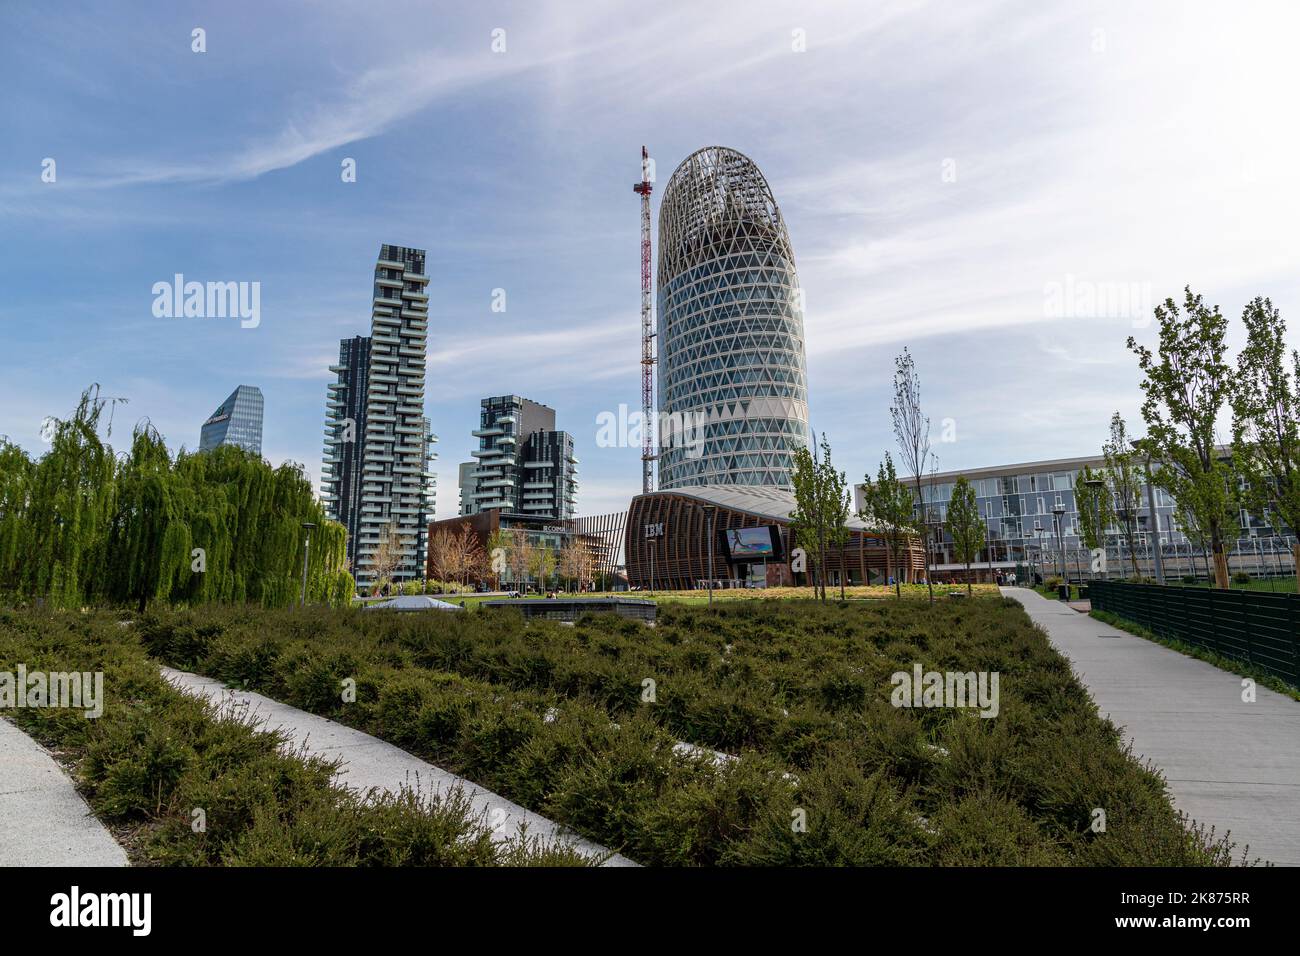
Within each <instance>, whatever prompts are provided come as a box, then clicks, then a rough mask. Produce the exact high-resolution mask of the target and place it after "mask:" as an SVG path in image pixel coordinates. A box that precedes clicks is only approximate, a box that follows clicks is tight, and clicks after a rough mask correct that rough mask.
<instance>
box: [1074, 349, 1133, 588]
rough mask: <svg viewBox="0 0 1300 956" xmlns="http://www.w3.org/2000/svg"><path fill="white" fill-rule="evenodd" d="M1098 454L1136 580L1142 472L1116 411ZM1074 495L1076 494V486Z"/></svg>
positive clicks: (1123, 424)
mask: <svg viewBox="0 0 1300 956" xmlns="http://www.w3.org/2000/svg"><path fill="white" fill-rule="evenodd" d="M1129 341H1130V342H1131V341H1132V339H1130V340H1129ZM1101 453H1102V456H1103V457H1104V458H1105V460H1106V481H1107V482H1108V484H1109V488H1110V494H1111V496H1113V500H1114V502H1115V504H1114V506H1113V507H1112V508H1111V509H1110V510H1111V512H1112V513H1113V514H1114V515H1115V516H1116V518H1118V519H1119V527H1120V531H1122V532H1123V534H1124V541H1125V543H1126V544H1127V545H1128V557H1129V561H1130V562H1131V563H1132V565H1133V577H1135V578H1136V577H1137V576H1138V574H1139V572H1138V564H1137V526H1138V512H1139V511H1140V510H1141V508H1142V472H1141V470H1140V466H1139V464H1138V455H1137V452H1136V451H1134V450H1133V442H1132V440H1131V439H1130V438H1129V434H1128V426H1127V425H1126V424H1125V423H1124V418H1123V416H1122V415H1120V413H1119V412H1116V413H1115V414H1114V415H1112V416H1111V417H1110V439H1109V440H1108V441H1106V442H1105V443H1103V444H1102V446H1101ZM1075 494H1076V495H1077V494H1078V486H1077V485H1076V486H1075Z"/></svg>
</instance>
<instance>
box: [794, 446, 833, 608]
mask: <svg viewBox="0 0 1300 956" xmlns="http://www.w3.org/2000/svg"><path fill="white" fill-rule="evenodd" d="M790 483H791V484H792V485H793V486H794V501H795V506H794V510H793V511H791V512H790V532H791V534H792V535H793V537H794V543H795V546H796V547H799V548H802V549H803V550H804V554H805V556H806V560H807V563H808V567H809V568H811V569H812V575H811V577H812V581H813V593H814V595H815V596H816V597H819V598H820V597H821V596H822V591H823V587H824V584H825V581H824V579H823V568H824V560H825V553H824V550H823V543H824V542H825V540H826V511H825V509H824V508H823V507H822V501H821V476H820V475H819V473H818V468H817V462H816V461H815V460H814V459H813V454H812V452H811V451H809V450H808V449H807V448H796V449H795V452H794V473H793V474H792V475H791V476H790Z"/></svg>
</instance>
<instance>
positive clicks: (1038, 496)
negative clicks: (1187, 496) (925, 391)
mask: <svg viewBox="0 0 1300 956" xmlns="http://www.w3.org/2000/svg"><path fill="white" fill-rule="evenodd" d="M1225 453H1226V449H1225ZM1085 466H1086V467H1088V468H1089V469H1091V470H1093V471H1098V470H1102V469H1104V468H1105V466H1106V462H1105V459H1104V458H1103V457H1102V456H1101V455H1091V456H1084V457H1078V458H1058V459H1051V460H1047V461H1033V462H1022V463H1019V464H1010V465H995V466H991V467H986V468H966V469H959V470H954V471H945V472H939V473H937V474H933V475H930V476H927V477H926V478H925V480H924V481H923V482H922V485H921V491H922V495H921V497H922V502H923V505H922V507H923V509H924V515H925V519H926V524H927V526H928V527H929V528H930V529H932V530H931V533H930V535H929V536H928V540H927V542H926V545H927V548H928V550H929V556H930V567H931V570H932V572H933V573H934V575H935V577H936V578H939V579H950V580H963V579H964V576H965V573H966V566H965V564H964V563H961V562H959V561H958V560H957V556H956V554H955V552H954V550H953V545H952V537H951V536H950V535H949V534H948V533H947V531H946V530H945V529H944V527H943V526H944V524H945V523H946V521H947V517H948V502H949V501H950V500H951V498H952V488H953V484H954V483H955V482H956V480H957V479H958V478H959V477H961V476H963V475H964V476H965V478H966V480H967V481H968V482H970V484H971V486H972V487H973V488H974V489H975V497H976V499H977V501H978V503H979V511H980V515H981V516H983V518H984V522H985V525H986V544H985V547H984V548H983V549H981V551H980V553H979V554H978V555H977V556H976V559H975V561H973V562H972V566H971V574H972V577H974V578H975V579H976V580H982V581H987V580H990V579H991V578H993V577H994V576H996V575H997V573H998V572H1003V573H1007V572H1018V573H1019V574H1025V573H1030V572H1032V573H1038V574H1040V575H1042V576H1044V577H1047V576H1049V575H1052V574H1062V573H1063V572H1068V574H1069V576H1070V577H1072V578H1080V577H1087V576H1089V575H1090V574H1091V567H1092V555H1091V553H1090V552H1088V551H1087V550H1086V549H1085V548H1084V547H1083V544H1082V540H1081V536H1080V532H1081V529H1080V525H1079V511H1078V507H1077V505H1076V502H1075V494H1074V483H1075V480H1076V478H1077V476H1078V474H1079V472H1080V471H1082V470H1083V468H1084V467H1085ZM1139 471H1140V473H1142V474H1144V473H1145V467H1144V466H1141V467H1140V468H1139ZM862 487H863V486H862V485H857V486H855V488H854V498H855V508H856V509H859V510H860V509H861V507H862ZM1139 497H1140V503H1139V507H1138V509H1137V515H1136V518H1137V522H1136V523H1137V533H1136V536H1135V537H1136V548H1135V549H1134V550H1133V551H1132V552H1130V550H1129V547H1128V543H1127V541H1126V540H1125V535H1124V533H1123V529H1122V528H1121V527H1120V526H1119V524H1118V523H1115V522H1112V524H1111V525H1110V527H1108V528H1107V529H1106V573H1107V575H1108V576H1110V577H1122V576H1129V575H1132V573H1133V568H1134V565H1135V564H1136V567H1137V569H1138V573H1139V574H1140V575H1142V576H1147V577H1154V576H1155V561H1156V559H1155V553H1154V551H1153V548H1154V547H1155V542H1156V540H1157V538H1158V539H1159V542H1160V558H1161V563H1162V565H1163V570H1164V573H1165V575H1166V577H1183V576H1193V577H1198V578H1204V577H1208V576H1209V574H1210V571H1209V570H1208V569H1207V559H1206V555H1205V554H1204V553H1203V552H1202V551H1201V550H1200V549H1199V548H1198V547H1197V546H1196V545H1195V544H1193V543H1192V542H1191V541H1190V540H1189V539H1188V537H1187V535H1186V534H1184V533H1183V530H1182V529H1181V528H1180V527H1179V524H1178V519H1177V510H1178V509H1177V503H1176V502H1175V501H1174V499H1173V497H1172V496H1171V495H1170V494H1169V493H1168V492H1167V491H1165V490H1164V489H1163V488H1160V487H1159V486H1156V487H1155V488H1152V489H1148V487H1147V484H1146V482H1145V481H1143V483H1142V487H1141V493H1140V496H1139ZM1153 503H1154V506H1155V507H1154V513H1153V511H1152V504H1153ZM1058 508H1059V509H1061V514H1060V516H1059V517H1060V520H1059V524H1058V520H1057V517H1058V516H1057V515H1056V513H1055V511H1056V509H1058ZM1238 521H1239V526H1238V527H1237V528H1236V529H1235V534H1232V533H1231V532H1230V534H1232V536H1231V537H1230V538H1229V540H1228V542H1227V546H1228V551H1229V566H1230V568H1231V570H1232V571H1238V570H1241V571H1246V572H1247V573H1251V574H1257V575H1266V574H1275V573H1276V574H1288V573H1291V571H1292V568H1293V565H1292V563H1291V559H1290V549H1291V546H1292V544H1293V543H1294V539H1295V535H1294V532H1293V531H1292V530H1291V529H1289V528H1285V527H1273V526H1271V525H1269V524H1268V523H1267V521H1264V520H1261V519H1259V518H1257V517H1255V516H1254V515H1251V514H1248V513H1247V512H1245V511H1242V512H1240V514H1239V515H1238ZM1210 566H1211V567H1212V559H1210Z"/></svg>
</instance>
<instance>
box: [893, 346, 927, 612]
mask: <svg viewBox="0 0 1300 956" xmlns="http://www.w3.org/2000/svg"><path fill="white" fill-rule="evenodd" d="M889 414H890V417H891V418H893V420H894V437H896V438H897V439H898V448H899V450H900V451H901V452H902V456H903V457H902V461H903V467H904V468H907V469H909V470H910V471H911V472H912V481H913V484H914V489H913V490H914V491H915V499H916V500H915V507H916V509H917V513H918V515H919V516H920V517H919V519H918V521H917V522H916V527H917V529H918V531H919V533H920V535H921V537H922V540H924V538H925V534H926V515H925V498H924V497H923V496H922V494H921V479H922V477H923V476H924V475H925V474H926V471H927V468H928V466H929V465H930V464H931V461H930V419H929V418H928V417H927V416H926V415H925V414H924V413H923V412H922V411H921V378H920V376H919V375H918V374H917V372H916V363H915V362H914V361H913V360H912V356H911V353H909V352H908V351H907V349H906V348H905V349H903V354H902V355H900V356H898V357H897V358H895V359H894V403H893V404H892V405H891V406H890V407H889ZM924 558H925V583H926V586H927V587H928V588H929V589H930V603H931V604H933V603H934V581H933V580H931V575H930V551H929V548H925V549H924Z"/></svg>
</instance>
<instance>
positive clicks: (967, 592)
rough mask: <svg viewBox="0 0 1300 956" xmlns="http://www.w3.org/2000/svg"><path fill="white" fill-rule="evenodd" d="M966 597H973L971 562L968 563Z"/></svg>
mask: <svg viewBox="0 0 1300 956" xmlns="http://www.w3.org/2000/svg"><path fill="white" fill-rule="evenodd" d="M962 547H963V548H965V547H966V546H965V545H962ZM966 596H967V597H970V596H971V587H970V562H969V561H967V562H966Z"/></svg>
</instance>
